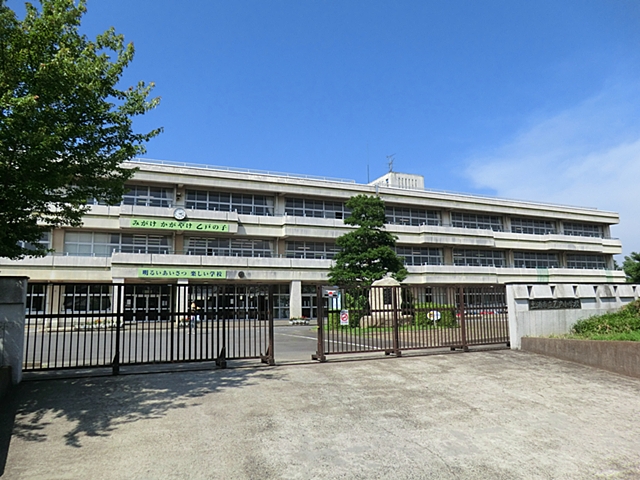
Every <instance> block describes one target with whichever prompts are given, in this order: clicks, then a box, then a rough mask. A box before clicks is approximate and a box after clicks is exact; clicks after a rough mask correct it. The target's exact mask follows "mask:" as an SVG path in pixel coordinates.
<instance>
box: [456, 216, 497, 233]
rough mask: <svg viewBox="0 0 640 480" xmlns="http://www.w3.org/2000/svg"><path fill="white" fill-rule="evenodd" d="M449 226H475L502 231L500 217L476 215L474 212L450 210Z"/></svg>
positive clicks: (481, 228)
mask: <svg viewBox="0 0 640 480" xmlns="http://www.w3.org/2000/svg"><path fill="white" fill-rule="evenodd" d="M451 226H452V227H460V228H477V229H480V230H493V231H494V232H502V230H503V229H502V217H499V216H495V215H477V214H475V213H458V212H451Z"/></svg>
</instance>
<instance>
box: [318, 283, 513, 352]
mask: <svg viewBox="0 0 640 480" xmlns="http://www.w3.org/2000/svg"><path fill="white" fill-rule="evenodd" d="M318 305H319V313H318V347H317V352H316V354H315V355H314V356H313V358H314V359H316V360H320V361H325V360H326V356H327V355H331V354H348V353H365V352H376V351H380V352H384V353H385V354H394V355H398V356H399V355H401V352H402V351H403V350H417V349H428V348H442V347H449V348H451V349H458V348H459V349H463V350H468V348H469V347H470V346H475V345H492V344H506V345H508V344H509V327H508V316H507V304H506V289H505V287H504V286H503V285H461V286H388V287H387V286H376V287H371V288H367V289H351V290H335V291H327V289H326V288H324V289H323V288H319V289H318Z"/></svg>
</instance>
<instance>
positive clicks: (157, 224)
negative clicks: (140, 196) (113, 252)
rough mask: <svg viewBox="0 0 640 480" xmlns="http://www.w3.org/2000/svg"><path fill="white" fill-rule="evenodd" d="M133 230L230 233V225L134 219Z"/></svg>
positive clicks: (131, 225) (132, 221)
mask: <svg viewBox="0 0 640 480" xmlns="http://www.w3.org/2000/svg"><path fill="white" fill-rule="evenodd" d="M129 226H130V227H132V228H156V229H160V230H189V231H191V230H195V231H198V232H228V231H229V224H228V223H213V222H196V221H193V220H185V221H178V220H159V219H157V218H132V219H131V222H130V224H129Z"/></svg>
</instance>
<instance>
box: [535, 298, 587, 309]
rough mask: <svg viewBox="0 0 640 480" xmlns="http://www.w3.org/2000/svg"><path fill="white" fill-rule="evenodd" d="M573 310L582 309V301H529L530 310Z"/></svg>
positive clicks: (569, 299)
mask: <svg viewBox="0 0 640 480" xmlns="http://www.w3.org/2000/svg"><path fill="white" fill-rule="evenodd" d="M571 308H582V304H581V303H580V300H579V299H577V298H556V299H553V300H551V299H549V300H543V299H540V300H529V310H568V309H571Z"/></svg>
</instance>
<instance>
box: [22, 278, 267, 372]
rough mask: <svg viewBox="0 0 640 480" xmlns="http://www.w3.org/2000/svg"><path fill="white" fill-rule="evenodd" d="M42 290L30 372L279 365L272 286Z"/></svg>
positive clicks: (29, 344) (33, 312) (28, 328)
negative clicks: (242, 362)
mask: <svg viewBox="0 0 640 480" xmlns="http://www.w3.org/2000/svg"><path fill="white" fill-rule="evenodd" d="M42 287H43V288H41V289H36V290H37V294H36V295H33V294H32V295H31V299H30V302H31V305H30V310H28V311H27V314H26V316H25V357H24V370H25V371H29V370H49V369H68V368H93V367H111V368H112V369H113V373H114V374H117V373H118V372H119V369H120V366H122V365H141V364H153V363H173V362H198V361H215V362H216V363H217V364H218V365H220V366H222V367H224V366H226V362H227V360H230V359H252V358H259V359H261V360H262V361H264V362H266V363H269V364H273V363H274V359H273V315H272V309H271V306H272V305H273V299H272V291H271V289H269V288H268V287H244V286H236V285H215V286H213V285H122V284H119V285H110V284H109V285H107V284H105V285H97V284H84V285H79V284H73V285H71V284H66V285H65V284H60V285H53V284H48V285H44V286H42ZM34 291H35V290H34ZM34 299H36V300H34ZM38 299H39V300H38Z"/></svg>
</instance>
